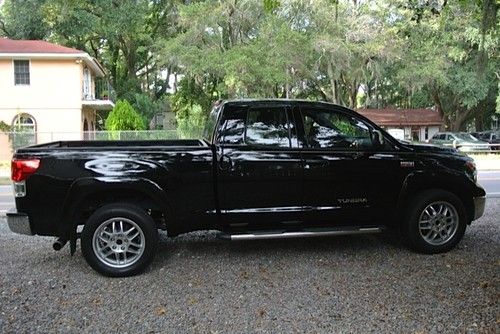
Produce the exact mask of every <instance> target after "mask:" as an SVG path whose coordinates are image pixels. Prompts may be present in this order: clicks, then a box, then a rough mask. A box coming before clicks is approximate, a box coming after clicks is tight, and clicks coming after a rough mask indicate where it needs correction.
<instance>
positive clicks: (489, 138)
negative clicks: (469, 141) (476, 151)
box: [477, 131, 500, 150]
mask: <svg viewBox="0 0 500 334" xmlns="http://www.w3.org/2000/svg"><path fill="white" fill-rule="evenodd" d="M477 138H478V139H479V140H482V141H484V142H487V143H488V144H490V148H491V149H492V150H500V131H484V132H480V133H478V137H477Z"/></svg>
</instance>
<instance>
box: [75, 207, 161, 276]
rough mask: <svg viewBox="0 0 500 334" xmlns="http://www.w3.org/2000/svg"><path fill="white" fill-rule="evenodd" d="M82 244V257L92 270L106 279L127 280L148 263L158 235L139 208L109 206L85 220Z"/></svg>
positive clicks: (149, 220)
mask: <svg viewBox="0 0 500 334" xmlns="http://www.w3.org/2000/svg"><path fill="white" fill-rule="evenodd" d="M81 241H82V242H81V247H82V253H83V256H84V258H85V260H86V261H87V263H88V264H89V265H90V266H91V267H92V268H93V269H95V270H96V271H98V272H99V273H101V274H103V275H106V276H115V277H118V276H130V275H135V274H138V273H140V272H142V271H143V270H144V269H145V268H146V267H147V265H148V264H149V263H151V261H152V259H153V257H154V255H155V253H156V247H157V244H158V231H157V229H156V226H155V223H154V221H153V219H151V217H149V216H148V215H147V214H146V212H144V210H142V209H141V208H139V207H137V206H134V205H131V204H110V205H105V206H103V207H101V208H100V209H98V210H97V211H96V212H95V213H94V214H92V216H91V217H90V218H89V219H88V221H87V223H86V224H85V227H84V229H83V231H82V238H81Z"/></svg>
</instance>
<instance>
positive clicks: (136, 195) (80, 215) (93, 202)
mask: <svg viewBox="0 0 500 334" xmlns="http://www.w3.org/2000/svg"><path fill="white" fill-rule="evenodd" d="M110 203H130V204H133V205H135V206H138V207H140V208H141V209H143V210H144V211H145V212H146V213H147V214H148V215H149V216H150V217H151V218H153V220H154V221H155V223H156V225H157V227H158V228H162V229H164V228H165V212H164V209H163V208H161V207H160V206H159V205H158V203H157V202H156V201H155V200H154V199H153V198H151V197H150V196H148V195H147V194H144V193H142V192H140V191H137V190H133V189H119V190H112V191H110V190H106V191H99V192H95V193H91V194H89V195H87V196H85V197H84V198H82V199H81V200H80V201H79V202H78V203H77V204H76V207H75V211H74V219H75V221H76V224H77V225H84V224H85V222H86V221H87V220H88V218H89V217H90V216H91V215H92V214H93V213H94V212H95V211H96V210H97V209H99V208H100V207H102V206H104V205H106V204H110Z"/></svg>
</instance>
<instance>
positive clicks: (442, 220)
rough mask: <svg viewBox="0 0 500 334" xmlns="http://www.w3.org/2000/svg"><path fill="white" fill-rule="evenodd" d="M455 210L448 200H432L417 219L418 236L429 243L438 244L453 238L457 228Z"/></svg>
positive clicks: (457, 221)
mask: <svg viewBox="0 0 500 334" xmlns="http://www.w3.org/2000/svg"><path fill="white" fill-rule="evenodd" d="M458 223H459V217H458V213H457V210H456V209H455V207H454V206H453V205H451V204H450V203H448V202H434V203H431V204H429V205H427V206H426V207H425V209H424V210H423V211H422V213H421V215H420V219H419V221H418V228H419V232H420V236H421V237H422V238H423V239H424V240H425V241H426V242H427V243H429V244H431V245H434V246H439V245H443V244H445V243H447V242H448V241H450V240H451V238H453V236H454V235H455V233H456V232H457V229H458Z"/></svg>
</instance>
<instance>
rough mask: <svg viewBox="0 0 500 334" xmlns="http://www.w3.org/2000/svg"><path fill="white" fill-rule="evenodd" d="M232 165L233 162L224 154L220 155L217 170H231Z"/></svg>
mask: <svg viewBox="0 0 500 334" xmlns="http://www.w3.org/2000/svg"><path fill="white" fill-rule="evenodd" d="M233 167H234V164H233V160H232V159H231V158H230V157H229V156H228V155H225V154H222V155H221V156H220V158H219V169H220V170H225V171H228V170H233Z"/></svg>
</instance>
